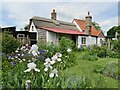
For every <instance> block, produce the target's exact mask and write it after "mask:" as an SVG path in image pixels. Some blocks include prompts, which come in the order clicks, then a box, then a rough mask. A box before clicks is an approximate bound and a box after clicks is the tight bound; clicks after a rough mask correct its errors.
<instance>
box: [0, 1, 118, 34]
mask: <svg viewBox="0 0 120 90" xmlns="http://www.w3.org/2000/svg"><path fill="white" fill-rule="evenodd" d="M52 9H55V10H56V12H57V19H58V20H61V21H66V22H72V20H73V19H75V18H76V19H85V16H86V15H87V13H88V11H89V12H90V14H91V16H92V21H93V22H96V23H98V24H99V25H100V27H101V28H102V30H103V32H104V33H105V34H106V32H107V31H108V30H109V29H110V28H111V27H113V26H116V25H118V0H114V2H113V1H112V0H109V1H108V0H106V2H104V0H98V1H97V2H95V1H94V0H92V1H91V2H88V1H87V0H84V1H82V2H80V1H78V0H69V1H68V0H57V2H56V1H55V0H51V2H50V1H48V0H44V1H43V0H39V1H38V0H29V1H27V0H26V1H25V0H20V1H19V0H17V2H16V1H14V0H4V1H2V2H0V12H1V13H0V26H1V27H6V26H16V27H17V30H20V29H21V28H24V26H25V25H27V24H29V19H30V18H32V17H33V16H40V17H44V18H49V19H50V13H51V12H52Z"/></svg>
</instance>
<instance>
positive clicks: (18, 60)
mask: <svg viewBox="0 0 120 90" xmlns="http://www.w3.org/2000/svg"><path fill="white" fill-rule="evenodd" d="M6 42H7V41H6ZM115 45H116V44H115ZM117 45H118V43H117ZM38 47H39V48H38V55H37V56H34V55H32V54H30V53H28V52H29V49H26V47H22V48H19V49H18V48H17V50H15V52H13V51H14V50H13V51H12V52H13V53H10V54H5V53H3V54H2V56H3V58H2V61H3V62H2V63H3V64H2V76H3V77H2V86H3V88H4V89H6V88H25V82H26V80H30V81H31V87H32V88H109V87H110V88H118V86H117V85H116V84H118V82H117V81H118V79H119V77H120V74H119V72H118V64H117V62H118V60H117V58H108V56H109V54H108V50H107V47H105V46H102V47H98V46H92V47H83V48H82V49H81V50H78V51H77V52H76V51H74V49H75V45H74V43H73V42H72V41H71V40H69V39H67V38H65V37H62V38H61V40H60V45H59V46H56V45H54V44H47V45H44V44H40V45H38ZM68 49H71V51H69V52H68ZM113 49H114V53H117V52H119V50H118V48H114V47H113ZM116 51H117V52H116ZM56 53H57V59H58V60H56V61H55V62H56V63H55V62H54V64H52V63H53V61H52V60H53V59H56ZM58 53H59V54H58ZM33 54H34V53H33ZM58 56H60V57H59V58H58ZM48 58H49V59H48ZM50 61H52V63H51V62H50ZM30 62H34V63H35V64H36V67H35V68H38V69H39V70H40V72H36V71H34V70H31V71H30V72H24V71H25V70H26V69H27V66H28V63H30ZM46 64H48V66H47V65H46ZM45 65H46V66H45ZM45 68H47V69H48V70H47V72H46V70H45ZM53 69H57V71H54V73H55V74H54V77H53V78H51V77H50V73H51V70H53ZM56 74H57V75H58V77H57V75H56ZM111 84H112V85H111Z"/></svg>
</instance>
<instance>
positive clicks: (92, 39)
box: [78, 36, 96, 48]
mask: <svg viewBox="0 0 120 90" xmlns="http://www.w3.org/2000/svg"><path fill="white" fill-rule="evenodd" d="M82 37H86V46H89V45H90V46H91V45H94V44H96V37H91V36H78V48H80V46H81V45H82Z"/></svg>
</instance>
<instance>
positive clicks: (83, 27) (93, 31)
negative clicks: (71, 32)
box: [74, 19, 101, 36]
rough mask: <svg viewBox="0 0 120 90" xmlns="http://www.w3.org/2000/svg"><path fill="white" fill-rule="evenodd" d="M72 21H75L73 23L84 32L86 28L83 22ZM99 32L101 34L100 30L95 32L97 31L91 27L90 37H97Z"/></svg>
mask: <svg viewBox="0 0 120 90" xmlns="http://www.w3.org/2000/svg"><path fill="white" fill-rule="evenodd" d="M74 20H75V22H76V23H77V24H78V25H79V27H80V28H81V29H82V30H85V28H86V23H85V21H84V20H79V19H74ZM100 32H101V30H97V29H96V28H95V26H94V25H92V28H91V35H93V36H98V35H99V33H100Z"/></svg>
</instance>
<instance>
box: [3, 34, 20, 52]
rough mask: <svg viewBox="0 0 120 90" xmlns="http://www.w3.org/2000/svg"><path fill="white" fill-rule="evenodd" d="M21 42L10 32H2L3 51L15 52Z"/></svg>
mask: <svg viewBox="0 0 120 90" xmlns="http://www.w3.org/2000/svg"><path fill="white" fill-rule="evenodd" d="M19 45H20V43H19V41H18V40H17V39H15V38H14V37H13V36H12V35H10V34H9V33H8V32H4V33H2V52H4V53H6V54H8V53H12V52H14V51H15V50H16V49H17V48H18V47H19Z"/></svg>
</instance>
